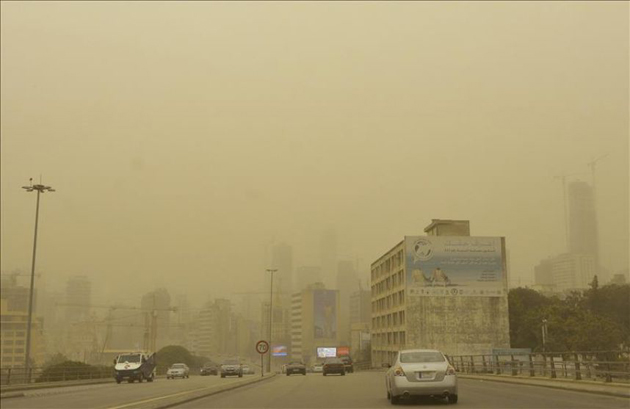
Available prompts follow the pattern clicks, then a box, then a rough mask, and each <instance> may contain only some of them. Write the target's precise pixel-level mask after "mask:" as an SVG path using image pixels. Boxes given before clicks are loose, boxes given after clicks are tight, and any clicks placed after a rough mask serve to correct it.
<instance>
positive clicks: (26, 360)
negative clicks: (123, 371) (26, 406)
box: [22, 178, 55, 372]
mask: <svg viewBox="0 0 630 409" xmlns="http://www.w3.org/2000/svg"><path fill="white" fill-rule="evenodd" d="M30 182H31V185H30V186H22V189H26V191H27V192H32V191H34V190H36V191H37V206H36V207H35V234H34V238H33V261H32V263H31V288H30V291H29V296H28V323H27V324H26V325H27V327H26V351H25V357H24V368H25V370H26V371H27V372H28V370H29V368H30V366H31V362H30V360H31V336H32V334H31V326H32V323H33V293H34V290H35V257H36V255H37V225H38V223H39V194H40V193H45V192H54V191H55V189H53V188H51V187H50V186H44V185H42V184H41V182H40V184H39V185H34V184H33V178H31V179H30Z"/></svg>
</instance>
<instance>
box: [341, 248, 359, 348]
mask: <svg viewBox="0 0 630 409" xmlns="http://www.w3.org/2000/svg"><path fill="white" fill-rule="evenodd" d="M359 288H360V287H359V278H358V277H357V274H356V271H355V269H354V263H353V262H352V261H349V260H343V261H339V263H337V290H339V304H340V308H339V313H338V319H339V325H340V328H341V329H340V333H339V335H338V337H339V340H340V341H341V342H345V343H348V344H349V342H350V296H351V295H352V294H353V293H354V292H355V291H357V290H358V289H359Z"/></svg>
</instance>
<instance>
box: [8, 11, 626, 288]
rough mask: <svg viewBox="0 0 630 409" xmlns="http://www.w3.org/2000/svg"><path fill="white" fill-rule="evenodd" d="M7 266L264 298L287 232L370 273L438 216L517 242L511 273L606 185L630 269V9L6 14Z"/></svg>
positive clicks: (552, 240) (618, 251)
mask: <svg viewBox="0 0 630 409" xmlns="http://www.w3.org/2000/svg"><path fill="white" fill-rule="evenodd" d="M1 7H2V10H1V11H2V17H1V23H2V24H1V35H2V39H1V41H2V55H1V57H2V63H1V64H2V66H1V68H2V77H1V80H2V83H1V86H2V87H1V90H2V100H1V102H2V110H1V114H2V118H1V119H2V135H1V136H2V139H1V143H2V144H1V148H2V158H1V159H2V167H1V170H2V179H1V182H2V191H1V193H2V202H1V204H2V236H1V239H2V247H1V249H2V269H3V271H12V270H14V269H22V270H24V271H25V272H28V271H29V269H30V261H31V252H32V240H33V224H34V213H35V212H34V210H35V194H33V193H31V194H27V193H25V192H24V191H23V190H22V189H21V186H23V185H27V184H28V181H29V178H30V177H33V178H34V180H35V181H39V180H40V175H41V177H42V181H43V183H44V184H49V185H52V186H53V187H54V188H55V189H57V192H55V193H52V194H46V195H44V196H43V197H42V202H41V211H40V226H39V227H40V230H39V232H40V236H39V242H38V253H37V254H38V260H37V266H38V270H40V271H41V272H42V275H43V278H42V280H44V281H45V282H46V283H47V286H49V287H51V288H53V289H54V288H62V286H63V283H64V282H65V280H66V278H67V277H68V276H70V275H77V274H84V275H88V276H90V277H92V278H93V280H94V282H95V287H96V289H95V293H96V294H97V295H98V296H99V297H101V298H103V299H105V298H108V299H114V298H119V297H124V296H134V295H135V296H139V295H141V294H142V293H144V292H146V291H147V290H152V289H153V288H155V287H156V286H166V287H168V288H169V289H171V291H172V292H173V293H174V294H177V293H186V294H189V296H190V297H191V299H192V300H202V299H205V297H206V296H208V295H210V296H219V295H226V294H229V293H232V292H235V291H256V290H257V289H259V288H262V286H263V281H262V280H263V279H264V278H265V272H264V268H265V267H266V266H267V265H266V264H267V262H268V259H267V258H266V255H265V249H266V248H268V246H269V245H270V243H280V242H285V243H288V244H290V245H292V246H293V249H294V253H295V254H294V266H300V265H315V264H318V263H319V244H320V237H321V235H322V232H323V231H324V230H326V229H335V230H336V232H337V235H338V237H339V250H338V251H339V255H340V257H341V258H351V259H358V260H359V266H361V268H362V275H363V276H366V275H367V272H368V269H369V264H370V263H371V262H372V261H374V260H375V259H377V258H378V257H379V256H381V255H382V254H383V253H384V252H386V251H387V250H389V249H390V248H391V247H393V246H394V245H395V244H396V243H398V242H399V241H400V240H401V239H402V238H403V236H404V235H417V234H424V233H423V231H422V230H423V228H424V227H425V226H426V225H428V224H429V223H430V221H431V219H432V218H444V219H468V220H470V221H471V229H472V234H473V235H487V236H505V237H506V240H507V246H508V251H509V258H510V274H511V276H510V281H511V282H512V284H514V283H518V282H519V280H520V282H521V283H522V284H532V279H533V268H534V266H535V265H536V264H537V263H538V262H539V261H540V260H541V259H543V258H546V257H548V256H551V255H555V254H558V253H560V252H562V251H564V249H565V235H564V224H563V197H562V184H561V182H560V180H558V179H554V176H557V175H562V174H578V175H575V176H571V177H569V178H568V180H574V179H582V180H585V181H588V182H590V181H591V179H590V170H589V168H588V167H587V163H588V162H589V161H591V160H592V159H593V158H598V157H600V156H602V155H607V156H606V157H605V158H603V159H602V160H601V161H599V162H598V163H597V168H596V169H597V173H596V183H597V185H596V187H597V206H598V210H599V221H600V226H599V227H600V229H599V234H600V248H601V261H602V263H603V264H604V266H605V267H607V268H609V269H610V270H611V271H613V272H617V271H619V270H622V269H626V268H628V248H629V247H630V245H629V241H628V226H629V220H628V196H629V192H628V186H629V178H628V139H629V134H628V119H629V116H628V112H629V105H628V92H629V88H628V75H629V74H628V73H629V66H628V59H629V53H628V40H629V32H628V27H629V24H628V21H629V5H628V3H625V2H612V3H586V2H576V3H570V2H558V3H545V2H531V3H526V2H513V3H509V4H508V3H496V2H482V3H472V2H456V3H428V2H401V3H389V2H369V3H368V2H366V3H362V2H348V3H324V2H313V3H311V2H309V3H306V2H304V3H301V2H280V3H262V2H261V3H245V2H239V3H217V2H207V3H206V2H186V3H182V2H159V3H151V2H134V3H125V2H68V3H58V2H41V3H35V2H5V1H3V2H2V6H1Z"/></svg>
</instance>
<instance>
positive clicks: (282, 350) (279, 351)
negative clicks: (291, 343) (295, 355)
mask: <svg viewBox="0 0 630 409" xmlns="http://www.w3.org/2000/svg"><path fill="white" fill-rule="evenodd" d="M271 355H273V356H287V346H286V345H274V346H272V347H271Z"/></svg>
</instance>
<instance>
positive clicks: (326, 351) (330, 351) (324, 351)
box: [317, 347, 337, 358]
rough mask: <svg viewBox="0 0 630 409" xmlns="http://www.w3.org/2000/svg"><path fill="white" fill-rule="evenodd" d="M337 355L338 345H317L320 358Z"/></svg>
mask: <svg viewBox="0 0 630 409" xmlns="http://www.w3.org/2000/svg"><path fill="white" fill-rule="evenodd" d="M336 356H337V348H336V347H317V357H318V358H335V357H336Z"/></svg>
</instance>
